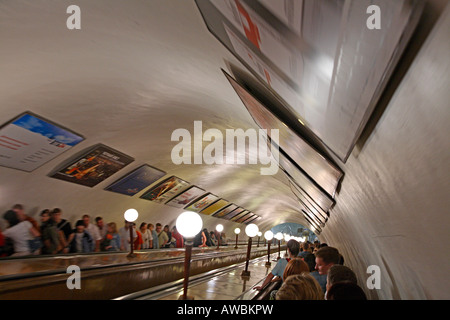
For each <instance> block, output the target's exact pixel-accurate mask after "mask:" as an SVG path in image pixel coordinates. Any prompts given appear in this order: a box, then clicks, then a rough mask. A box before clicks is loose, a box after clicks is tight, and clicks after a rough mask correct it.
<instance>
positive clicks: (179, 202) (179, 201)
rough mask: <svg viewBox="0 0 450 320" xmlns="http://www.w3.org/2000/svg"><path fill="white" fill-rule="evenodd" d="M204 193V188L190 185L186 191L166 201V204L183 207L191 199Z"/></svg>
mask: <svg viewBox="0 0 450 320" xmlns="http://www.w3.org/2000/svg"><path fill="white" fill-rule="evenodd" d="M205 193H206V191H205V190H203V189H201V188H199V187H196V186H192V187H190V188H189V189H187V190H186V191H184V192H182V193H180V194H179V195H178V196H176V197H174V198H173V199H171V200H169V201H167V202H166V204H167V205H169V206H171V207H175V208H184V207H185V206H186V205H189V204H190V203H191V202H192V201H194V200H195V199H197V198H199V197H200V196H202V195H204V194H205Z"/></svg>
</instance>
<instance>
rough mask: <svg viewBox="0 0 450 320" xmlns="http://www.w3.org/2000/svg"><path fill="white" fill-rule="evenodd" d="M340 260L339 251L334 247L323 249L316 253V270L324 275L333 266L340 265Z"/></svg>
mask: <svg viewBox="0 0 450 320" xmlns="http://www.w3.org/2000/svg"><path fill="white" fill-rule="evenodd" d="M339 260H340V256H339V251H338V249H336V248H333V247H329V246H326V247H322V248H320V249H319V250H317V252H316V270H317V271H319V274H321V275H324V274H327V273H328V270H329V269H330V267H331V266H332V265H335V264H338V263H339Z"/></svg>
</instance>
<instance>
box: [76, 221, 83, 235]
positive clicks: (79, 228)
mask: <svg viewBox="0 0 450 320" xmlns="http://www.w3.org/2000/svg"><path fill="white" fill-rule="evenodd" d="M84 226H85V224H84V221H83V220H78V221H77V223H76V224H75V228H76V229H77V233H83V232H84Z"/></svg>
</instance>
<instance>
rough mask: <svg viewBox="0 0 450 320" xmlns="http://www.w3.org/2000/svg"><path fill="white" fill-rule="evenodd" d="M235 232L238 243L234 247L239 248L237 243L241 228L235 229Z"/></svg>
mask: <svg viewBox="0 0 450 320" xmlns="http://www.w3.org/2000/svg"><path fill="white" fill-rule="evenodd" d="M234 233H235V234H236V245H235V246H234V248H235V249H237V248H238V245H237V242H238V236H239V233H241V229H239V228H236V229H234Z"/></svg>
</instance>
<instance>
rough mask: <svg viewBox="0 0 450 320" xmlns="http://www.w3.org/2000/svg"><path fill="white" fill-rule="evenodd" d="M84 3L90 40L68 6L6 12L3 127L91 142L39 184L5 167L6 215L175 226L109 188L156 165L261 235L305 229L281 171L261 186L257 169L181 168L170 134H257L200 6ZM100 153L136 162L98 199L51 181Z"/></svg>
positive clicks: (159, 210) (157, 208)
mask: <svg viewBox="0 0 450 320" xmlns="http://www.w3.org/2000/svg"><path fill="white" fill-rule="evenodd" d="M77 4H78V5H79V6H80V8H81V17H82V18H81V21H82V25H81V30H68V29H67V27H66V25H65V23H66V19H67V17H68V16H69V15H68V14H67V13H66V9H67V7H68V5H69V2H65V1H60V2H57V3H45V2H44V3H42V2H40V3H39V4H37V3H35V2H33V1H13V2H12V1H11V2H6V3H2V4H0V9H1V10H0V21H1V22H0V33H1V34H0V36H1V39H2V50H1V53H0V59H1V60H2V77H1V78H0V99H1V100H0V101H1V110H2V121H3V123H5V122H7V121H9V120H10V119H12V118H14V117H15V116H17V115H18V114H20V113H22V112H24V111H26V110H29V111H31V112H34V113H36V114H38V115H40V116H42V117H45V118H47V119H49V120H52V121H54V122H56V123H58V124H61V125H63V126H65V127H67V128H69V129H71V130H74V131H75V132H77V133H79V134H81V135H83V136H84V137H85V138H86V140H85V141H83V142H82V143H80V144H79V145H77V146H76V147H75V148H73V149H72V150H69V151H68V152H66V153H64V154H63V155H61V156H59V157H57V158H56V159H54V160H52V161H50V162H48V163H46V164H45V165H43V166H41V167H39V168H38V169H37V170H35V171H33V173H32V174H30V173H25V172H21V171H17V170H11V169H6V168H0V170H1V172H2V174H1V176H2V181H3V183H2V185H3V187H2V192H1V198H2V199H0V200H1V202H2V206H4V207H5V209H7V208H8V207H9V206H10V204H9V202H10V201H11V199H14V200H13V201H14V202H25V204H28V209H30V210H31V209H33V208H32V207H31V206H32V205H35V206H36V207H39V209H42V208H43V207H46V206H50V207H61V208H63V209H65V212H66V215H67V217H68V218H72V219H77V218H78V217H80V216H81V214H82V213H84V212H87V213H91V214H92V215H93V216H94V215H102V216H104V217H105V218H106V219H115V220H116V221H117V220H119V219H122V213H123V210H125V209H126V208H128V207H130V206H131V207H136V208H137V209H138V210H139V211H140V212H141V217H140V219H142V220H143V221H146V220H149V222H151V221H153V222H156V220H162V222H165V223H170V222H172V221H173V220H174V219H175V218H176V215H177V214H178V213H179V212H180V210H179V209H174V208H171V207H168V206H164V205H160V204H155V203H151V202H149V201H145V200H142V199H139V198H138V197H136V198H135V197H133V199H128V198H127V197H124V196H122V195H119V194H113V193H110V192H107V191H104V190H103V188H104V187H105V186H107V185H108V184H110V183H111V182H112V180H115V179H116V178H118V177H119V176H121V175H123V174H124V172H123V171H129V170H131V169H133V168H137V167H138V166H140V165H142V164H144V163H147V164H149V165H152V166H154V167H157V168H159V169H161V170H164V171H166V172H167V176H170V175H176V176H178V177H180V178H182V179H184V180H186V181H188V182H190V183H192V184H194V185H197V186H199V187H201V188H203V189H205V190H206V191H208V192H212V193H214V194H216V195H218V196H220V197H222V198H224V199H227V200H229V201H231V202H233V203H236V204H238V205H239V206H242V207H244V208H246V209H248V210H251V211H253V212H254V213H255V214H257V215H259V216H261V217H262V219H260V220H259V221H260V222H259V224H260V227H261V228H263V229H264V228H270V227H271V226H273V225H276V224H278V223H281V222H286V221H291V222H298V223H301V224H304V225H307V223H306V221H305V220H304V218H303V217H302V215H301V214H300V213H299V212H298V205H297V200H296V199H295V196H294V195H293V194H292V192H291V191H290V187H289V182H288V180H287V179H286V177H285V176H284V174H283V173H282V172H281V171H279V172H278V173H277V174H276V175H274V176H261V175H260V174H259V170H260V167H261V166H260V165H237V164H236V165H205V164H203V165H175V164H173V162H172V160H171V150H172V148H173V147H174V146H175V145H176V144H177V142H172V141H171V134H172V132H173V131H174V130H176V129H178V128H185V129H187V130H189V131H190V132H191V133H192V134H193V125H194V121H197V120H200V121H202V126H203V131H205V130H206V129H208V128H216V129H219V130H220V131H221V132H223V133H224V134H225V130H226V129H235V128H242V129H243V130H246V129H248V128H255V129H257V128H258V127H257V126H256V124H255V122H254V121H253V119H252V118H251V116H250V115H249V113H248V112H247V110H246V108H245V107H244V105H243V104H242V102H241V101H240V99H239V97H238V96H237V95H236V93H235V92H234V90H233V89H232V87H231V86H230V85H229V83H228V82H227V80H226V78H225V77H224V75H223V73H222V71H221V70H220V69H221V68H226V66H227V63H233V64H235V65H238V66H239V65H240V63H239V62H238V61H237V60H236V59H235V58H234V57H233V56H232V55H231V54H230V53H229V52H228V51H227V50H226V49H225V48H224V47H223V46H222V45H221V44H220V43H219V42H218V41H217V40H216V39H215V38H214V37H213V36H212V35H211V34H210V33H209V32H208V31H207V29H206V27H205V25H204V23H203V21H202V18H201V16H200V13H199V11H198V9H197V8H196V6H195V3H194V2H191V1H176V2H174V1H131V2H130V1H126V2H125V1H116V2H106V3H105V2H102V1H79V2H78V3H77ZM96 143H103V144H105V145H107V146H110V147H112V148H114V149H117V150H119V151H121V152H123V153H125V154H127V155H129V156H131V157H133V158H135V161H134V162H133V163H132V164H131V165H129V167H127V168H126V169H124V170H123V171H122V172H120V173H117V174H116V175H115V176H113V177H112V178H109V179H108V180H107V181H105V182H102V183H101V184H99V185H97V186H95V187H94V188H92V189H90V188H86V187H83V186H79V185H74V184H71V183H67V182H63V181H58V180H54V179H51V178H49V177H48V176H47V175H48V174H49V172H51V171H53V170H54V169H56V168H58V166H60V164H61V163H62V162H63V161H65V160H67V159H68V158H71V157H72V156H73V155H76V154H77V153H78V152H80V151H81V150H84V149H85V148H88V147H90V146H92V145H94V144H96ZM207 144H208V143H206V142H205V143H204V146H205V145H207ZM249 152H252V151H251V150H250V151H249ZM6 182H7V183H6ZM7 185H8V186H7ZM24 186H30V187H31V189H34V192H33V191H32V190H29V189H28V190H29V191H27V192H24ZM38 186H39V187H38ZM36 189H39V190H36ZM44 190H45V195H43V191H44ZM275 199H276V201H275ZM35 209H36V210H37V208H35ZM36 210H35V211H36ZM167 217H170V219H167ZM208 218H209V217H207V219H208ZM211 219H213V220H211V221H213V222H211V224H212V223H214V221H215V220H217V219H216V218H211ZM119 221H120V220H119ZM217 221H219V220H217ZM220 221H223V220H222V219H221V220H220Z"/></svg>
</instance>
